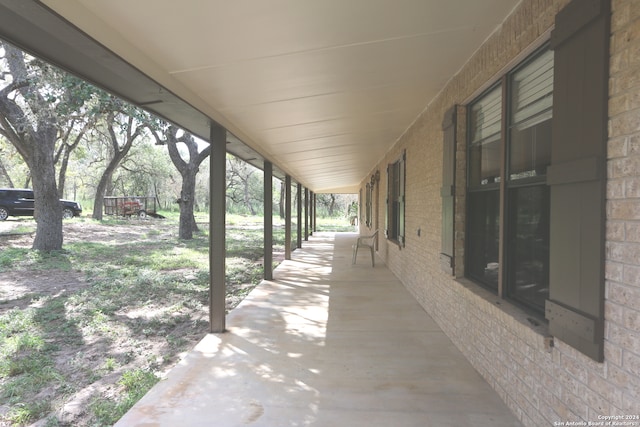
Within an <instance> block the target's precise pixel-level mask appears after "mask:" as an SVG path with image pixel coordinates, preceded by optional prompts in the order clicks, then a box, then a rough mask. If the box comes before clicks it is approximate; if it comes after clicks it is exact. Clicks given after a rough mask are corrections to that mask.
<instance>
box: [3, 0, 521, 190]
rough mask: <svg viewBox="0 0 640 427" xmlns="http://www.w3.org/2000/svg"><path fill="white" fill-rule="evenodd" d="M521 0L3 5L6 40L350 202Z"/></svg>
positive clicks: (74, 0) (146, 0) (67, 0)
mask: <svg viewBox="0 0 640 427" xmlns="http://www.w3.org/2000/svg"><path fill="white" fill-rule="evenodd" d="M518 2H519V0H483V1H482V2H478V1H477V0H452V1H449V2H442V1H441V0H400V1H396V0H393V1H391V0H375V1H372V0H348V1H344V0H324V1H322V2H300V1H298V0H271V1H269V2H252V3H250V4H248V3H247V2H228V1H223V0H210V1H206V2H203V1H198V0H184V1H180V2H176V1H174V0H136V1H133V2H132V1H130V0H109V1H95V0H43V1H37V0H0V37H2V38H4V39H6V40H7V41H9V42H11V43H13V44H15V45H17V46H18V47H20V48H22V49H24V50H26V51H28V52H30V53H32V54H34V55H37V56H39V57H42V58H44V59H46V60H48V61H50V62H52V63H54V64H56V65H58V66H60V67H61V68H63V69H65V70H68V71H70V72H72V73H74V74H76V75H79V76H80V77H83V78H85V79H87V80H88V81H90V82H92V83H94V84H96V85H97V86H99V87H102V88H104V89H106V90H108V91H110V92H113V93H114V94H116V95H118V96H120V97H122V98H123V99H125V100H127V101H129V102H131V103H133V104H135V105H138V106H140V107H143V108H145V109H147V110H148V111H150V112H152V113H155V114H157V115H159V116H160V117H163V118H165V119H167V120H169V121H171V122H173V123H175V124H176V125H178V126H180V127H182V128H184V129H186V130H188V131H189V132H191V133H193V134H194V135H196V136H198V137H200V138H202V139H205V140H208V139H209V128H210V126H211V123H212V121H213V122H215V123H217V124H219V125H221V126H223V127H224V128H225V129H227V131H228V132H229V134H230V135H229V138H228V144H227V148H228V151H229V152H230V153H232V154H234V155H236V156H238V157H240V158H242V159H244V160H246V161H248V162H249V163H251V164H253V165H254V166H257V167H259V168H262V166H263V164H264V161H270V162H272V163H273V164H274V171H275V175H276V176H278V177H280V178H282V177H283V176H284V174H289V175H291V176H292V177H293V179H294V181H296V182H299V183H301V184H303V185H304V186H306V187H308V188H309V189H311V190H312V191H316V192H355V191H357V188H358V185H359V183H360V182H361V181H362V180H363V179H365V178H366V177H367V175H368V174H369V173H371V170H372V169H373V168H374V167H375V165H376V164H377V163H378V162H379V161H380V159H381V158H382V157H384V155H385V153H386V152H387V151H388V150H389V149H390V148H391V147H392V146H393V144H394V143H395V142H396V141H397V140H398V139H399V138H400V137H401V136H402V134H403V133H404V132H405V131H406V130H407V129H408V128H409V126H411V124H412V123H413V122H414V121H415V120H416V118H417V117H418V116H419V115H420V114H421V112H422V111H424V109H425V108H426V107H427V106H428V105H429V103H430V102H431V101H432V100H433V99H434V97H436V96H437V95H438V93H439V92H440V91H441V90H442V88H443V87H444V86H445V84H446V83H447V82H448V81H449V80H450V78H451V77H452V76H453V75H454V74H455V73H456V72H457V71H458V70H459V69H460V68H461V67H462V66H463V64H464V63H465V62H466V61H467V60H468V58H469V57H470V56H471V55H472V54H473V53H474V52H475V51H476V50H477V48H478V47H479V46H480V45H481V43H482V42H483V41H484V40H485V39H486V38H487V37H488V36H489V35H490V34H491V33H492V32H493V31H494V30H495V29H496V28H497V27H498V26H499V25H500V23H501V22H502V21H503V20H504V19H505V18H506V16H508V14H509V13H510V12H511V11H512V10H513V8H514V7H515V6H516V5H517V3H518Z"/></svg>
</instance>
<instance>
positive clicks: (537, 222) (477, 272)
mask: <svg viewBox="0 0 640 427" xmlns="http://www.w3.org/2000/svg"><path fill="white" fill-rule="evenodd" d="M552 103H553V52H552V51H550V50H548V48H545V49H544V50H543V51H541V52H538V53H537V54H535V55H534V56H533V57H531V58H530V59H528V60H527V61H526V62H524V63H523V64H522V65H520V66H519V67H518V68H516V69H515V70H514V71H512V72H511V73H509V74H508V75H507V76H506V77H505V78H504V79H502V81H501V83H500V84H499V85H497V86H495V87H493V88H491V89H490V90H489V91H488V92H486V93H485V94H484V95H482V96H481V97H480V98H479V99H478V100H476V101H475V102H473V103H472V104H471V105H470V106H469V114H468V117H469V133H468V134H469V140H468V177H467V209H468V213H467V218H468V221H467V252H466V253H467V256H466V260H467V264H466V274H467V276H468V277H470V278H471V279H473V280H475V281H478V282H480V283H481V284H482V285H484V286H485V287H487V288H488V289H490V290H492V291H493V292H495V293H497V294H499V295H500V296H504V297H506V298H509V299H511V300H513V301H516V302H518V303H520V304H522V305H524V306H526V307H528V308H531V309H533V310H535V311H538V312H540V313H542V312H543V311H544V306H545V301H546V300H547V298H548V297H549V187H548V186H547V183H546V170H547V166H549V164H550V159H551V115H552Z"/></svg>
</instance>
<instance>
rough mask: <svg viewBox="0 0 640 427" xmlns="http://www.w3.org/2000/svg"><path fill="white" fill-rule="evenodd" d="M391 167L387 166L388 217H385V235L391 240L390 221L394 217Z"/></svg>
mask: <svg viewBox="0 0 640 427" xmlns="http://www.w3.org/2000/svg"><path fill="white" fill-rule="evenodd" d="M391 178H392V177H391V166H390V165H387V215H386V216H385V217H384V235H385V237H387V238H389V237H390V234H389V221H390V218H391V215H392V212H391V205H392V201H391V188H392V187H393V180H392V179H391Z"/></svg>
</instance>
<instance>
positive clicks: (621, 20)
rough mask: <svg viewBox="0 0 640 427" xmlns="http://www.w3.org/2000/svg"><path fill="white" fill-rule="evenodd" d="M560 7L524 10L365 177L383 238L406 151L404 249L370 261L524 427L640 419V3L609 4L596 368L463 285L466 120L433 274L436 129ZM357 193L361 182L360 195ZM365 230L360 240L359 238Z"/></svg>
mask: <svg viewBox="0 0 640 427" xmlns="http://www.w3.org/2000/svg"><path fill="white" fill-rule="evenodd" d="M567 3H568V0H555V1H554V0H524V1H523V2H522V3H521V4H520V6H519V7H518V8H517V9H516V10H515V11H514V12H513V13H512V15H511V16H510V17H509V18H507V20H505V22H504V23H503V25H502V27H501V28H500V29H499V30H498V31H496V32H495V33H494V34H493V36H492V37H491V38H490V39H489V40H488V41H487V42H486V43H485V44H484V45H483V46H482V47H481V48H480V49H479V50H478V52H476V54H475V55H474V57H473V58H471V59H470V60H469V61H468V63H467V64H466V65H465V67H464V68H463V69H462V70H461V71H460V72H459V73H458V74H457V75H456V76H455V77H454V78H453V79H452V80H451V81H450V82H449V84H448V85H447V87H445V88H444V89H443V91H442V93H441V94H440V96H439V97H438V98H437V99H436V100H434V101H433V102H432V103H431V104H430V106H429V108H428V109H427V110H426V111H425V112H424V114H423V115H422V116H421V117H419V118H418V119H417V120H416V122H415V123H414V124H413V125H412V126H411V128H410V129H408V130H407V131H406V133H405V135H404V136H403V137H402V138H401V139H400V141H399V142H398V143H397V144H396V146H394V147H393V148H392V149H391V150H390V151H389V152H388V153H387V155H386V156H385V158H384V159H382V160H381V161H380V163H379V164H378V166H377V167H376V168H375V169H374V170H372V173H374V172H375V170H380V174H381V179H380V182H379V188H378V191H379V195H380V203H379V205H378V208H377V209H376V212H375V214H374V215H378V221H379V225H380V228H381V231H383V230H382V229H383V228H384V218H385V194H386V165H387V164H388V163H391V162H393V161H395V160H396V159H397V158H398V156H399V155H400V153H401V152H402V150H404V149H406V150H407V183H406V247H405V248H399V247H398V246H397V245H395V244H387V242H386V240H385V239H384V237H381V238H380V245H379V256H380V257H381V258H382V259H383V260H385V262H386V264H387V265H388V266H389V268H390V269H391V270H392V271H393V272H394V273H395V274H396V275H397V276H398V277H399V278H400V279H401V280H402V282H403V283H404V284H405V285H406V286H407V288H408V289H409V290H410V291H411V292H412V293H413V294H414V295H415V297H416V299H417V300H418V301H419V302H420V303H421V304H422V306H423V307H424V308H425V310H427V312H428V313H429V314H430V315H431V316H432V317H433V318H434V319H435V320H436V321H437V322H438V323H439V325H440V327H441V328H442V329H443V330H444V331H445V333H447V335H448V336H449V337H450V338H451V340H452V341H453V342H454V343H455V344H456V345H457V346H458V348H460V350H461V351H462V352H463V353H464V354H465V355H466V357H467V358H468V359H469V360H470V362H471V363H472V364H473V365H474V366H475V368H476V369H477V370H478V372H480V374H481V375H482V376H483V377H484V378H485V379H486V380H487V381H488V382H489V383H490V384H491V386H492V387H493V388H494V389H495V390H496V391H497V392H498V394H499V395H500V396H501V397H502V398H503V400H504V401H505V402H506V403H507V405H508V406H509V407H510V408H511V409H512V410H513V412H514V413H515V414H516V415H517V416H518V417H519V418H520V420H522V422H523V424H524V425H525V426H548V425H554V424H553V423H554V422H560V421H580V420H582V421H598V416H599V415H625V414H640V0H612V10H613V13H612V37H611V76H610V104H609V110H610V111H609V112H610V123H609V134H610V139H609V144H608V159H609V161H608V163H609V165H608V202H607V203H608V204H607V247H606V301H605V361H604V363H597V362H594V361H593V360H591V359H590V358H588V357H586V356H584V355H582V354H581V353H579V352H578V351H576V350H574V349H573V348H571V347H569V346H567V345H566V344H564V343H563V342H561V341H559V340H557V339H556V340H554V342H553V347H551V346H550V340H549V339H548V338H546V337H547V332H546V325H545V324H544V322H540V321H539V320H537V319H535V318H532V317H531V316H527V315H526V314H525V313H524V312H522V311H521V310H519V309H518V308H516V307H514V306H512V305H511V304H509V303H508V302H507V301H504V300H500V299H498V297H496V296H495V295H493V294H491V293H489V292H487V291H485V290H484V289H483V288H481V287H479V286H477V285H475V284H473V283H471V282H469V281H467V280H465V279H463V278H462V276H463V274H464V273H463V265H462V263H461V262H459V260H460V259H461V258H462V256H463V255H464V250H463V249H464V221H465V218H464V206H465V197H464V182H465V176H464V173H465V161H466V160H465V135H464V132H465V125H464V122H465V117H464V108H459V109H458V112H459V125H458V132H459V133H458V135H459V138H458V141H459V145H458V148H457V154H456V166H457V171H456V180H457V182H456V216H455V223H456V235H455V239H456V248H455V253H456V259H457V264H456V269H455V271H456V275H457V276H458V278H456V279H454V278H452V277H451V276H448V275H447V274H445V273H444V272H442V270H441V269H440V264H439V253H440V238H441V237H440V234H441V201H440V186H441V179H442V178H441V177H442V164H441V163H442V130H441V124H442V119H443V117H444V114H445V111H446V110H447V109H448V108H450V107H451V106H452V105H454V104H464V103H465V102H468V101H469V99H470V98H472V97H473V96H475V95H477V94H478V92H479V91H480V90H482V88H486V86H487V85H488V84H489V83H491V82H492V81H495V79H497V78H498V77H499V76H500V75H501V74H503V73H504V72H505V71H507V70H508V69H509V68H510V67H512V66H513V65H515V63H516V62H517V61H519V60H521V59H523V57H524V56H526V53H527V52H529V51H531V50H532V48H533V47H535V46H536V45H538V44H540V43H541V40H544V39H545V38H546V37H547V36H546V34H548V31H549V30H550V29H551V27H552V25H553V22H554V17H555V15H556V13H557V12H558V11H559V10H560V9H562V7H564V6H565V5H566V4H567ZM364 184H365V182H363V183H362V187H363V188H364ZM363 231H364V230H363Z"/></svg>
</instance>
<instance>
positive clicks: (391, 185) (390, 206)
mask: <svg viewBox="0 0 640 427" xmlns="http://www.w3.org/2000/svg"><path fill="white" fill-rule="evenodd" d="M405 163H406V152H403V153H402V156H401V157H400V159H398V160H397V161H396V162H395V163H391V164H390V165H388V166H387V227H386V233H387V238H388V239H389V240H392V241H394V242H396V243H398V244H399V245H400V246H404V243H405V242H404V203H405V200H404V193H405V188H404V187H405V184H404V183H405Z"/></svg>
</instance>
